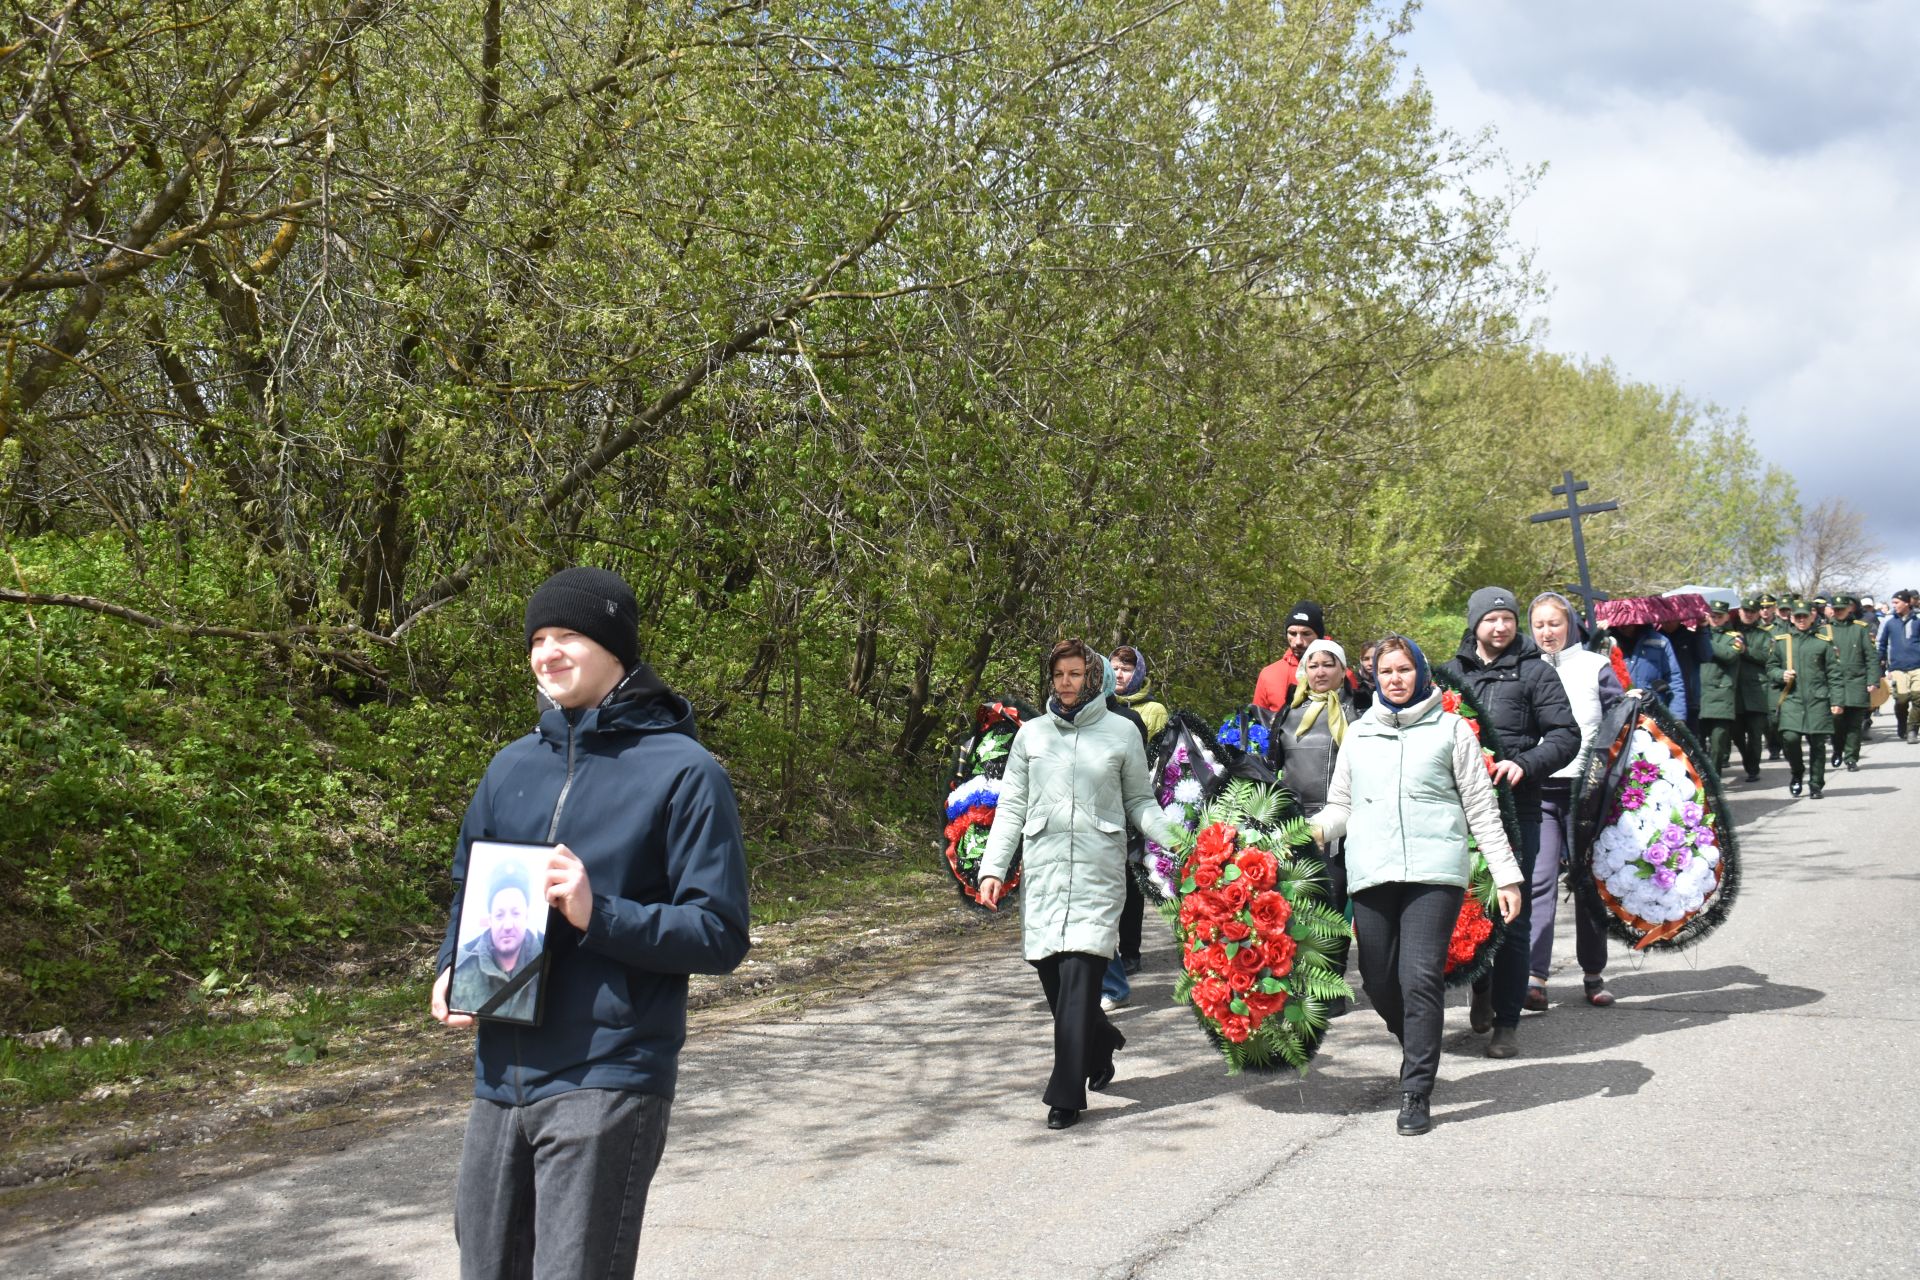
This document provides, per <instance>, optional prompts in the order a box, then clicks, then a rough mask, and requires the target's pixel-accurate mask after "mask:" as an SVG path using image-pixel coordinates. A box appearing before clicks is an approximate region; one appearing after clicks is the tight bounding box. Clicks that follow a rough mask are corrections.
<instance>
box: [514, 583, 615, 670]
mask: <svg viewBox="0 0 1920 1280" xmlns="http://www.w3.org/2000/svg"><path fill="white" fill-rule="evenodd" d="M542 627H564V628H566V629H567V630H568V631H578V632H579V633H580V634H581V635H583V636H585V637H587V639H589V640H592V641H594V642H595V643H597V644H598V645H599V646H600V647H601V648H603V649H605V650H606V651H607V652H608V653H611V654H612V655H613V656H614V657H616V658H618V659H619V660H620V665H621V667H623V668H631V667H632V666H633V665H634V664H635V663H636V662H638V661H640V603H639V601H637V600H635V599H634V597H633V591H632V589H631V588H629V587H628V586H627V584H626V583H625V582H623V581H621V579H620V575H619V574H616V573H608V572H607V571H606V570H605V569H589V568H587V567H585V566H580V567H577V568H573V569H562V570H561V571H560V572H558V573H556V574H554V575H553V576H552V577H551V578H548V579H547V580H546V581H545V582H543V583H541V584H540V586H539V589H538V590H536V591H535V592H534V593H533V595H532V597H531V598H529V599H528V601H527V648H528V649H532V648H533V633H534V632H536V631H538V630H540V628H542Z"/></svg>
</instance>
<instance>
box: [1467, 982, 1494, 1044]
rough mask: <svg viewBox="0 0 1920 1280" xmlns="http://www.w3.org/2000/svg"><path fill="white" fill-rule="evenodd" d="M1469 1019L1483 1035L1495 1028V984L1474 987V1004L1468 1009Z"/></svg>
mask: <svg viewBox="0 0 1920 1280" xmlns="http://www.w3.org/2000/svg"><path fill="white" fill-rule="evenodd" d="M1467 1021H1468V1023H1469V1024H1470V1025H1471V1026H1472V1027H1473V1029H1474V1030H1475V1031H1477V1032H1479V1033H1480V1034H1482V1035H1485V1034H1486V1033H1487V1032H1489V1031H1491V1030H1493V984H1492V983H1488V984H1487V985H1486V986H1485V987H1478V986H1476V987H1475V988H1474V989H1473V1004H1472V1005H1470V1006H1469V1007H1468V1009H1467Z"/></svg>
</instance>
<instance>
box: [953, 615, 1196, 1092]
mask: <svg viewBox="0 0 1920 1280" xmlns="http://www.w3.org/2000/svg"><path fill="white" fill-rule="evenodd" d="M1047 677H1048V680H1049V682H1050V683H1051V685H1052V687H1053V696H1052V697H1051V698H1049V699H1048V700H1047V714H1046V715H1043V716H1035V717H1033V718H1032V719H1031V720H1028V721H1027V722H1026V723H1025V724H1023V725H1021V726H1020V732H1019V733H1017V734H1016V735H1014V739H1013V747H1012V748H1011V750H1009V752H1008V753H1007V767H1006V772H1005V774H1004V775H1003V776H1002V778H1001V781H1000V803H999V805H998V806H997V807H996V809H995V810H994V816H993V830H992V831H991V832H990V833H989V834H988V836H987V850H986V853H985V854H983V855H982V857H981V859H980V900H981V901H982V902H984V903H986V904H987V905H988V906H990V907H992V906H997V905H998V904H999V901H1000V896H1001V894H1002V893H1003V892H1004V890H1005V884H1004V882H1005V880H1006V876H1007V870H1008V868H1009V867H1011V866H1012V864H1013V857H1014V854H1015V853H1016V852H1018V851H1020V849H1021V844H1022V840H1023V838H1024V842H1025V852H1024V853H1023V855H1022V856H1023V857H1024V859H1025V863H1024V865H1025V870H1024V872H1023V875H1024V882H1023V889H1022V892H1021V920H1022V936H1023V939H1024V949H1025V952H1026V957H1027V962H1028V963H1029V964H1031V965H1033V967H1034V968H1035V969H1036V970H1038V971H1039V974H1040V986H1041V988H1042V989H1043V990H1044V991H1045V992H1046V993H1047V1005H1048V1007H1049V1008H1051V1009H1052V1010H1053V1075H1052V1077H1051V1078H1050V1079H1049V1080H1048V1081H1047V1090H1046V1094H1045V1096H1044V1099H1043V1100H1044V1101H1045V1102H1046V1104H1047V1127H1048V1128H1049V1129H1065V1128H1067V1127H1068V1126H1069V1125H1072V1124H1073V1123H1075V1122H1076V1121H1078V1120H1079V1119H1080V1113H1081V1112H1082V1111H1084V1110H1085V1109H1086V1106H1087V1090H1088V1089H1104V1088H1106V1087H1107V1085H1108V1084H1110V1083H1111V1082H1112V1080H1113V1055H1114V1051H1115V1050H1117V1049H1119V1048H1120V1047H1121V1046H1123V1045H1124V1044H1126V1037H1125V1036H1122V1035H1121V1034H1120V1032H1119V1031H1118V1030H1117V1029H1116V1028H1115V1027H1114V1025H1113V1024H1112V1023H1111V1022H1109V1021H1107V1015H1106V1014H1105V1013H1104V1012H1103V1011H1102V1010H1101V1008H1100V979H1101V977H1102V975H1104V974H1105V973H1106V970H1107V965H1108V963H1109V962H1110V961H1111V960H1112V959H1113V956H1114V951H1115V949H1116V948H1117V947H1118V946H1119V942H1120V909H1121V907H1122V906H1123V905H1124V904H1125V903H1126V897H1127V890H1126V881H1127V822H1128V820H1129V819H1131V820H1132V822H1133V824H1134V826H1136V827H1138V828H1139V829H1140V830H1141V831H1143V832H1145V833H1146V834H1147V835H1149V836H1151V837H1152V838H1153V839H1154V840H1155V841H1157V842H1158V843H1159V844H1161V845H1163V846H1167V847H1172V845H1173V843H1174V838H1175V837H1174V830H1173V826H1172V824H1171V823H1169V822H1168V821H1167V819H1166V817H1165V815H1163V814H1162V813H1161V812H1160V806H1159V805H1158V804H1156V803H1155V802H1154V797H1153V789H1152V786H1151V784H1150V783H1149V782H1148V781H1147V750H1146V747H1145V746H1144V745H1142V743H1141V741H1140V732H1139V730H1138V729H1136V728H1134V726H1133V722H1132V721H1130V720H1126V719H1123V718H1121V717H1120V716H1118V715H1115V714H1113V713H1112V712H1110V711H1108V710H1107V706H1106V700H1105V698H1104V697H1102V694H1101V690H1102V688H1103V686H1104V685H1105V682H1106V665H1105V660H1104V659H1102V658H1101V656H1100V655H1099V654H1098V653H1097V652H1095V651H1094V650H1093V649H1091V648H1089V647H1088V646H1087V645H1085V644H1083V643H1081V642H1080V641H1078V640H1063V641H1061V642H1060V643H1059V644H1057V645H1055V646H1054V647H1053V651H1052V652H1051V653H1050V654H1048V655H1047Z"/></svg>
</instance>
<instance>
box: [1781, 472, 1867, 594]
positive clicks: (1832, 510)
mask: <svg viewBox="0 0 1920 1280" xmlns="http://www.w3.org/2000/svg"><path fill="white" fill-rule="evenodd" d="M1886 571H1887V561H1886V548H1884V547H1883V546H1881V545H1880V544H1879V543H1878V542H1876V541H1874V539H1873V537H1872V536H1871V535H1869V534H1868V533H1867V526H1866V521H1865V519H1864V518H1863V517H1862V516H1861V514H1860V512H1859V510H1858V509H1857V508H1855V507H1854V505H1853V504H1852V503H1850V502H1848V501H1847V500H1846V499H1845V498H1839V497H1834V498H1828V499H1826V500H1825V501H1824V502H1821V503H1820V504H1819V505H1818V506H1816V507H1814V508H1813V509H1812V510H1811V511H1805V512H1802V513H1801V516H1800V523H1799V527H1798V528H1797V529H1796V530H1795V531H1794V535H1793V541H1792V543H1791V545H1790V547H1789V550H1788V554H1787V583H1788V585H1789V586H1790V587H1791V588H1792V589H1793V590H1794V591H1795V592H1796V593H1797V594H1799V595H1801V596H1805V597H1809V598H1811V597H1813V596H1817V595H1830V594H1832V593H1834V592H1840V591H1854V592H1858V591H1864V590H1867V589H1868V585H1869V584H1871V583H1872V582H1873V581H1874V579H1876V578H1878V577H1879V576H1880V575H1882V574H1884V573H1885V572H1886Z"/></svg>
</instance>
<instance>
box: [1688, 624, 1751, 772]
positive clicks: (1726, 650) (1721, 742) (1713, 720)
mask: <svg viewBox="0 0 1920 1280" xmlns="http://www.w3.org/2000/svg"><path fill="white" fill-rule="evenodd" d="M1707 617H1708V619H1709V620H1710V621H1711V623H1712V626H1713V629H1712V630H1711V631H1710V632H1708V633H1707V634H1708V640H1709V641H1710V643H1711V646H1712V653H1713V656H1712V657H1711V658H1709V659H1708V660H1707V661H1705V662H1703V663H1701V664H1700V734H1701V736H1702V737H1704V738H1705V739H1706V740H1707V754H1708V755H1710V756H1712V757H1713V771H1714V772H1715V773H1717V774H1719V775H1720V776H1721V777H1722V778H1725V777H1726V776H1727V764H1728V763H1729V761H1730V760H1731V758H1732V756H1733V739H1734V734H1735V731H1736V730H1737V728H1738V727H1739V724H1740V660H1741V657H1742V656H1743V655H1744V653H1745V651H1746V640H1745V637H1743V636H1742V635H1741V634H1740V619H1739V618H1737V617H1736V616H1734V613H1733V605H1732V602H1730V601H1727V600H1708V601H1707ZM1744 745H1745V744H1744V743H1743V744H1742V746H1743V748H1744ZM1743 754H1744V751H1743ZM1741 763H1742V764H1744V765H1746V767H1747V770H1748V773H1747V777H1748V779H1749V780H1751V779H1753V778H1755V777H1757V776H1758V775H1757V774H1756V773H1755V772H1754V771H1753V769H1754V766H1753V763H1752V762H1751V761H1747V760H1742V761H1741Z"/></svg>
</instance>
